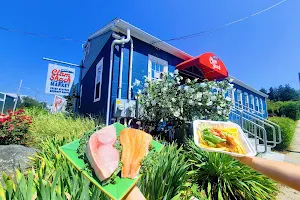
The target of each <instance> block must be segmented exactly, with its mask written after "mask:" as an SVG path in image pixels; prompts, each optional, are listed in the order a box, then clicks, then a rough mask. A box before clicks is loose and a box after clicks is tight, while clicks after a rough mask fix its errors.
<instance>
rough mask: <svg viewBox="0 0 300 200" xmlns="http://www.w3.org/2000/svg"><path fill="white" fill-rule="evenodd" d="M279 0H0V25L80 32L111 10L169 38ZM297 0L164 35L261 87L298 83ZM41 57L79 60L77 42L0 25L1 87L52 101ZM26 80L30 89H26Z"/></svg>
mask: <svg viewBox="0 0 300 200" xmlns="http://www.w3.org/2000/svg"><path fill="white" fill-rule="evenodd" d="M277 2H279V0H277V1H275V0H264V1H261V0H243V1H240V0H230V1H223V0H211V1H199V0H186V1H182V0H172V1H171V0H166V1H161V0H160V1H157V0H152V1H140V0H127V1H77V0H75V1H70V0H65V1H59V0H52V1H38V0H36V1H32V0H28V1H21V0H18V1H2V2H1V7H0V26H2V27H7V28H12V29H18V30H23V31H28V32H35V33H40V34H46V35H53V36H60V37H66V38H73V39H79V40H86V39H87V38H88V36H89V35H91V34H92V33H93V32H94V31H96V30H97V29H99V28H101V27H102V26H104V25H105V24H107V23H108V22H109V21H111V20H112V19H113V18H115V17H120V18H122V19H124V20H125V21H128V22H129V23H131V24H133V25H135V26H137V27H139V28H141V29H143V30H145V31H146V32H149V33H150V34H152V35H154V36H156V37H158V38H160V39H168V38H173V37H178V36H182V35H187V34H192V33H195V32H200V31H203V30H207V29H211V28H215V27H218V26H220V25H223V24H226V23H229V22H232V21H235V20H237V19H240V18H242V17H245V16H248V15H250V14H252V13H254V12H257V11H260V10H262V9H264V8H266V7H268V6H270V5H273V4H275V3H277ZM299 10H300V1H296V0H288V1H286V2H285V3H282V4H281V5H279V6H278V7H275V8H273V9H271V10H269V11H267V12H264V13H262V14H261V15H257V16H255V17H252V18H250V19H247V20H245V21H243V22H241V23H238V24H235V25H232V26H230V27H226V28H224V29H222V30H220V31H218V32H214V33H212V34H208V35H204V36H200V37H196V38H192V39H187V40H179V41H173V42H170V43H171V44H172V45H174V46H176V47H178V48H180V49H182V50H183V51H185V52H187V53H189V54H191V55H194V56H196V55H199V54H201V53H204V52H214V53H215V54H216V55H218V56H219V57H220V58H221V59H222V60H223V62H224V63H225V65H226V66H227V69H228V71H229V74H230V75H232V76H235V77H237V78H239V79H240V80H242V81H244V82H245V83H247V84H249V85H251V86H253V87H254V88H257V89H260V88H261V87H265V88H269V87H270V86H278V85H280V84H290V85H291V86H292V87H295V88H297V89H298V88H299V83H298V80H297V73H298V72H300V67H299V64H298V61H297V58H298V57H299V55H300V48H299V47H300V37H299V33H300V26H299V24H300V12H299ZM42 57H50V58H54V59H59V60H64V61H67V62H72V63H78V64H79V63H80V60H81V59H82V58H83V51H82V45H81V44H80V43H76V42H69V41H59V40H53V39H48V38H43V37H35V36H30V35H23V34H19V33H12V32H7V31H3V30H0V80H1V81H0V91H3V92H16V91H17V87H18V84H19V81H20V79H23V86H24V88H22V90H21V93H22V94H27V95H31V96H34V95H35V93H36V90H37V89H39V91H40V92H39V93H38V95H37V99H38V100H41V101H47V102H49V103H51V102H52V99H53V95H47V94H45V93H44V90H45V77H46V73H47V64H48V63H47V62H46V61H43V60H42ZM28 88H30V89H28Z"/></svg>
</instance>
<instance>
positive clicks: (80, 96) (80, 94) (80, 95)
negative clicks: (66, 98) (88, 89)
mask: <svg viewBox="0 0 300 200" xmlns="http://www.w3.org/2000/svg"><path fill="white" fill-rule="evenodd" d="M81 98H82V85H81V86H80V93H79V108H80V107H81Z"/></svg>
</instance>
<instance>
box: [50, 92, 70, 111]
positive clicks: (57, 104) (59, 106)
mask: <svg viewBox="0 0 300 200" xmlns="http://www.w3.org/2000/svg"><path fill="white" fill-rule="evenodd" d="M66 104H67V100H66V99H65V98H63V97H60V96H57V95H55V96H54V101H53V105H52V110H51V112H52V113H55V112H62V111H65V110H66Z"/></svg>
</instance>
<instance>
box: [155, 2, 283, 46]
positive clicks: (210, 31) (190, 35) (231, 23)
mask: <svg viewBox="0 0 300 200" xmlns="http://www.w3.org/2000/svg"><path fill="white" fill-rule="evenodd" d="M286 1H287V0H283V1H280V2H278V3H276V4H274V5H272V6H270V7H267V8H265V9H263V10H261V11H259V12H256V13H253V14H251V15H249V16H246V17H243V18H241V19H238V20H235V21H233V22H230V23H227V24H223V25H221V26H219V27H217V28H212V29H208V30H205V31H201V32H198V33H193V34H189V35H185V36H180V37H175V38H170V39H166V40H158V41H155V42H153V43H152V44H155V43H159V42H169V41H174V40H184V39H189V38H193V37H199V36H202V35H206V34H210V33H214V32H216V31H219V30H220V29H222V28H225V27H227V26H231V25H233V24H236V23H240V22H242V21H244V20H246V19H249V18H250V17H254V16H256V15H259V14H262V13H264V12H266V11H268V10H270V9H272V8H274V7H276V6H279V5H280V4H282V3H284V2H286Z"/></svg>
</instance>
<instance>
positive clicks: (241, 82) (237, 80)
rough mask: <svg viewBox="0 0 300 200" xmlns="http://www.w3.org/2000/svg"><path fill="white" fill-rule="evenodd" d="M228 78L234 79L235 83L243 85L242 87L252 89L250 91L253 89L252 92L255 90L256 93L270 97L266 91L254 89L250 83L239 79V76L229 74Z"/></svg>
mask: <svg viewBox="0 0 300 200" xmlns="http://www.w3.org/2000/svg"><path fill="white" fill-rule="evenodd" d="M228 78H231V79H233V81H232V82H233V83H235V84H237V85H240V86H242V87H244V88H246V89H248V90H250V91H252V92H254V93H256V94H259V95H261V96H263V97H266V98H268V95H266V94H265V93H263V92H261V91H259V90H256V89H254V88H253V87H251V86H250V85H247V84H246V83H244V82H243V81H241V80H239V79H237V78H235V77H233V76H229V77H228Z"/></svg>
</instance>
